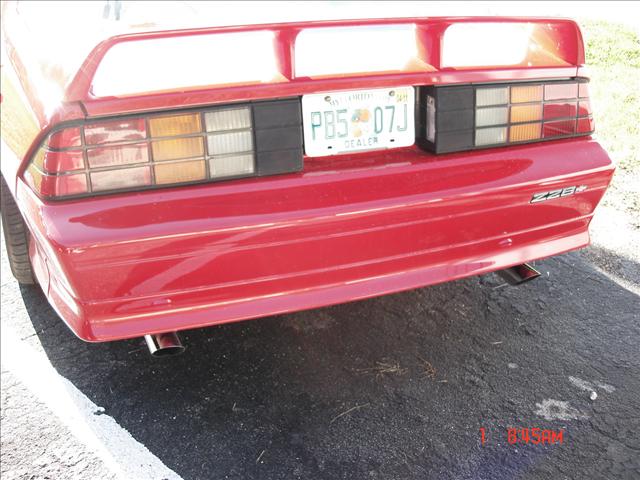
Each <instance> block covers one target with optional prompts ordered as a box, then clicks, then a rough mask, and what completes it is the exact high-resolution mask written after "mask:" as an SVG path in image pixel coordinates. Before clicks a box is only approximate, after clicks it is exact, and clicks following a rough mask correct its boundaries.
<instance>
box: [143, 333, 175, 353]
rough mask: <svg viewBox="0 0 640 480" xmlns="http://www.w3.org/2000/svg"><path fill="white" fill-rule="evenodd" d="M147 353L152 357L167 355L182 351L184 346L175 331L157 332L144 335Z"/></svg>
mask: <svg viewBox="0 0 640 480" xmlns="http://www.w3.org/2000/svg"><path fill="white" fill-rule="evenodd" d="M144 339H145V341H146V342H147V347H149V353H150V354H151V355H153V356H154V357H168V356H169V355H178V354H180V353H182V352H184V346H183V345H182V342H181V341H180V339H179V338H178V334H177V333H176V332H164V333H157V334H155V335H145V336H144Z"/></svg>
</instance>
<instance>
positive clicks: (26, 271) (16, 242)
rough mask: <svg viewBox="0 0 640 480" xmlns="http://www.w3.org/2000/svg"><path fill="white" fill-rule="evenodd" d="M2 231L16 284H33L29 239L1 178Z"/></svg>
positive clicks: (16, 206)
mask: <svg viewBox="0 0 640 480" xmlns="http://www.w3.org/2000/svg"><path fill="white" fill-rule="evenodd" d="M1 188H2V192H1V194H2V231H3V232H4V240H5V245H6V247H7V254H8V256H9V265H10V266H11V273H13V276H14V277H16V280H18V283H21V284H23V285H33V284H35V283H36V282H35V280H34V276H33V270H32V269H31V261H30V260H29V239H28V231H27V226H26V225H25V224H24V220H23V219H22V214H21V213H20V210H19V209H18V205H16V202H15V201H14V200H13V196H12V195H11V192H10V191H9V187H8V186H7V182H5V180H4V177H2V187H1Z"/></svg>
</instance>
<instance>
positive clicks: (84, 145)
mask: <svg viewBox="0 0 640 480" xmlns="http://www.w3.org/2000/svg"><path fill="white" fill-rule="evenodd" d="M299 109H300V107H299V101H298V99H295V100H278V101H269V102H256V103H255V104H250V105H230V106H224V107H215V108H210V109H204V110H202V111H197V112H193V111H192V112H189V113H179V114H154V115H147V116H140V117H133V118H125V119H119V120H106V121H100V122H92V123H87V124H84V125H81V126H71V127H68V128H65V129H62V130H59V131H57V132H55V133H53V134H52V135H50V136H49V138H48V140H47V142H46V143H45V144H44V145H43V146H42V147H41V148H40V150H39V151H38V152H37V153H36V155H35V156H34V158H33V159H32V161H31V163H30V164H29V167H28V168H27V170H26V171H25V174H24V177H25V180H26V181H27V183H29V185H30V186H31V187H32V188H33V189H34V190H35V191H36V192H37V193H38V194H40V195H41V196H43V197H47V198H68V197H76V196H82V195H85V196H86V195H91V194H98V193H105V192H113V191H125V190H129V191H130V190H141V189H147V188H154V187H160V186H168V185H179V184H185V183H200V182H207V181H215V180H223V179H233V178H241V177H250V176H255V175H273V174H279V173H289V172H295V171H298V170H300V169H301V168H302V124H301V119H300V115H299ZM254 117H255V118H257V119H258V121H257V125H254V120H253V119H254ZM273 122H277V123H278V125H277V126H278V127H279V128H274V126H273V125H272V123H273ZM256 127H257V128H256ZM256 139H258V140H256ZM274 145H275V147H274ZM280 145H284V146H285V147H286V148H281V147H280Z"/></svg>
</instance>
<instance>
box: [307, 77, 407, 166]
mask: <svg viewBox="0 0 640 480" xmlns="http://www.w3.org/2000/svg"><path fill="white" fill-rule="evenodd" d="M414 95H415V93H414V89H413V87H395V88H377V89H374V90H351V91H348V92H327V93H319V94H313V95H303V96H302V125H303V129H304V150H305V153H306V154H307V155H308V156H310V157H323V156H327V155H337V154H339V153H347V152H357V151H363V150H379V149H385V148H396V147H408V146H410V145H413V143H414V142H415V124H414Z"/></svg>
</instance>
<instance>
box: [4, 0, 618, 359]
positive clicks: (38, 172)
mask: <svg viewBox="0 0 640 480" xmlns="http://www.w3.org/2000/svg"><path fill="white" fill-rule="evenodd" d="M18 10H19V9H17V7H15V6H14V5H13V4H10V3H9V4H5V5H4V6H3V22H4V25H3V35H4V36H3V43H2V49H3V60H2V69H1V73H2V92H1V93H2V103H1V106H2V135H1V137H2V177H3V180H2V187H3V196H2V201H3V204H2V220H3V228H4V234H5V238H6V245H7V251H8V254H9V260H10V263H11V267H12V270H13V273H14V275H15V277H16V278H17V279H18V281H19V282H21V283H37V284H39V285H40V287H41V288H42V290H43V292H44V293H45V295H46V296H47V298H48V300H49V302H50V303H51V305H52V306H53V308H54V309H55V311H56V312H57V313H58V315H59V316H60V317H61V318H62V320H64V322H65V323H66V324H67V325H68V326H69V328H70V329H71V330H72V331H73V332H74V333H75V334H76V335H77V336H78V337H80V338H82V339H83V340H87V341H107V340H117V339H125V338H131V337H139V336H140V337H142V336H146V338H147V341H148V343H149V344H150V347H151V348H152V350H154V351H156V353H158V352H160V353H162V352H169V351H170V350H164V349H163V347H175V348H177V347H178V346H179V343H178V340H177V337H176V335H175V332H177V331H179V330H183V329H192V328H199V327H206V326H209V325H216V324H221V323H225V322H232V321H238V320H245V319H250V318H257V317H262V316H266V315H273V314H279V313H283V312H291V311H296V310H302V309H309V308H314V307H320V306H323V305H331V304H336V303H340V302H347V301H352V300H358V299H363V298H368V297H372V296H377V295H384V294H387V293H391V292H398V291H401V290H406V289H412V288H416V287H422V286H425V285H432V284H435V283H439V282H445V281H449V280H454V279H458V278H463V277H468V276H471V275H478V274H484V273H487V272H492V271H501V272H502V273H503V274H504V275H510V277H511V279H512V280H514V281H524V280H526V279H528V278H533V277H535V276H536V272H535V270H533V269H531V268H530V267H529V266H528V265H526V262H530V261H532V260H536V259H540V258H543V257H549V256H552V255H557V254H560V253H563V252H567V251H569V250H575V249H578V248H582V247H584V246H586V245H587V244H588V243H589V233H588V226H589V222H590V220H591V218H592V216H593V213H594V209H595V208H596V206H597V204H598V202H599V201H600V199H601V198H602V196H603V194H604V192H605V190H606V188H607V186H608V185H609V182H610V181H611V178H612V175H613V171H614V167H613V165H612V162H611V161H610V159H609V157H608V155H607V153H606V152H605V151H604V150H603V148H602V147H601V146H600V145H599V144H598V142H597V141H595V140H594V139H593V138H592V133H593V131H594V122H593V117H592V111H591V106H590V103H589V88H588V87H589V79H588V77H587V74H586V71H585V69H584V60H585V55H584V47H583V41H582V36H581V33H580V29H579V28H578V26H577V24H576V23H575V22H573V21H571V20H562V19H540V18H535V19H533V18H502V17H499V18H498V17H496V18H475V17H464V18H457V17H456V18H452V17H446V18H445V17H443V18H399V19H376V20H343V21H320V22H299V23H282V24H255V25H248V26H225V27H215V28H214V27H210V28H199V29H174V30H162V31H157V30H151V31H150V30H149V28H140V29H138V30H136V31H133V32H132V33H126V34H122V33H121V34H115V35H107V36H105V37H103V38H102V39H101V40H99V41H98V40H97V41H95V42H94V43H91V42H90V41H88V40H86V39H85V37H82V38H83V40H82V41H81V42H77V43H78V45H77V46H78V48H77V51H76V50H73V52H71V51H67V50H61V49H57V50H56V49H54V48H52V47H48V46H47V45H43V44H38V43H36V44H35V46H34V42H32V41H31V42H30V41H29V40H30V38H32V32H31V33H30V31H29V29H28V28H27V27H28V26H26V24H25V22H24V21H23V19H22V18H21V15H20V12H19V11H18ZM86 38H90V37H86ZM80 47H81V48H80ZM43 49H44V51H43ZM72 53H73V55H72ZM157 349H159V350H157Z"/></svg>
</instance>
